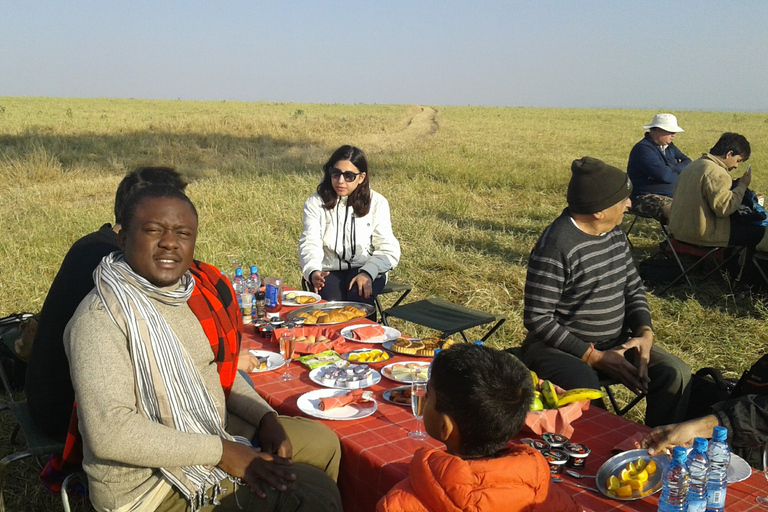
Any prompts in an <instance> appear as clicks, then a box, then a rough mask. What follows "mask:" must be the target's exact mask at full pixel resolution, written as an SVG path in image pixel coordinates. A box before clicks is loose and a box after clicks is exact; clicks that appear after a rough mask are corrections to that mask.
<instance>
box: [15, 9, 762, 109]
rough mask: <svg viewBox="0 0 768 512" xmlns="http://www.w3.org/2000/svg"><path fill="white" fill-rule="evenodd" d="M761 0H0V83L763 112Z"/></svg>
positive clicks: (80, 92)
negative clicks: (293, 0)
mask: <svg viewBox="0 0 768 512" xmlns="http://www.w3.org/2000/svg"><path fill="white" fill-rule="evenodd" d="M766 22H768V2H765V1H760V0H754V1H748V0H731V1H725V0H724V1H719V2H715V1H706V0H699V1H666V2H652V1H621V0H618V1H599V2H598V1H569V0H563V1H549V0H543V1H530V2H517V1H508V2H495V1H476V2H469V1H462V2H459V1H442V2H438V1H400V0H392V1H367V0H365V1H364V0H360V1H356V2H336V1H331V0H328V1H295V2H290V1H282V2H280V1H269V2H266V1H264V2H262V1H256V0H253V1H208V2H203V1H184V2H182V1H160V0H155V1H139V0H133V1H130V2H128V1H109V0H101V1H96V0H82V1H66V2H54V1H48V2H41V1H33V0H30V1H22V0H19V1H16V0H3V1H2V2H0V96H62V97H113V98H154V99H177V98H180V99H204V100H239V101H279V102H307V103H398V104H410V103H415V104H430V105H489V106H532V107H575V108H587V107H608V108H648V109H656V110H672V111H674V110H689V109H694V110H734V111H768V65H767V64H768V28H767V27H766Z"/></svg>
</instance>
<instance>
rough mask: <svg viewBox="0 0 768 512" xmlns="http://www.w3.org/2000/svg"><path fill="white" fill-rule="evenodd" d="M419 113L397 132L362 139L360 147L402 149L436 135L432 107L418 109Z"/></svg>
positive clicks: (377, 149)
mask: <svg viewBox="0 0 768 512" xmlns="http://www.w3.org/2000/svg"><path fill="white" fill-rule="evenodd" d="M419 108H420V109H421V111H420V112H419V113H418V114H416V115H415V116H413V117H412V118H411V119H410V121H408V125H407V126H406V127H405V128H404V129H402V130H400V131H397V132H390V133H376V134H370V135H366V136H365V137H362V140H361V142H360V143H361V147H363V148H366V150H376V151H389V150H393V149H398V148H403V147H406V146H409V145H410V144H412V143H414V142H417V141H420V140H422V139H424V138H426V137H430V136H432V135H434V134H435V133H437V131H438V130H439V129H440V126H439V125H438V124H437V120H436V117H437V110H435V109H433V108H432V107H419Z"/></svg>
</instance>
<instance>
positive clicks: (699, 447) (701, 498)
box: [685, 437, 709, 512]
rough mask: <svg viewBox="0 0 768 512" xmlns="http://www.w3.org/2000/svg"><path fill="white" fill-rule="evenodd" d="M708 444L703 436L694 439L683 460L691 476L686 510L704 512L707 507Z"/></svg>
mask: <svg viewBox="0 0 768 512" xmlns="http://www.w3.org/2000/svg"><path fill="white" fill-rule="evenodd" d="M708 445H709V442H708V441H707V440H706V439H704V438H703V437H697V438H696V439H694V440H693V449H692V450H691V452H690V453H689V454H688V458H687V459H686V461H685V465H686V466H688V474H689V476H690V478H691V485H690V486H689V487H688V512H704V511H705V510H706V509H707V479H708V478H709V457H707V446H708Z"/></svg>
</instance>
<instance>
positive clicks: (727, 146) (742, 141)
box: [709, 132, 752, 161]
mask: <svg viewBox="0 0 768 512" xmlns="http://www.w3.org/2000/svg"><path fill="white" fill-rule="evenodd" d="M729 151H733V155H734V156H736V155H741V158H742V161H747V160H749V155H750V154H751V152H752V148H751V147H750V146H749V141H748V140H747V138H746V137H745V136H743V135H739V134H738V133H732V132H725V133H724V134H722V135H721V136H720V140H718V141H717V143H716V144H715V145H714V146H712V149H710V150H709V153H710V154H711V155H715V156H725V155H727V154H728V152H729Z"/></svg>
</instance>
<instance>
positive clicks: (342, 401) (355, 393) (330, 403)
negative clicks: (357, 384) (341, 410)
mask: <svg viewBox="0 0 768 512" xmlns="http://www.w3.org/2000/svg"><path fill="white" fill-rule="evenodd" d="M372 397H373V393H372V392H371V391H363V390H362V389H354V390H352V391H349V392H347V393H344V394H343V395H335V396H329V397H327V398H321V399H320V403H319V404H318V405H317V408H318V409H320V410H321V411H327V410H329V409H334V408H336V407H344V406H345V405H349V404H354V403H357V402H366V401H368V400H370V399H371V398H372Z"/></svg>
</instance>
